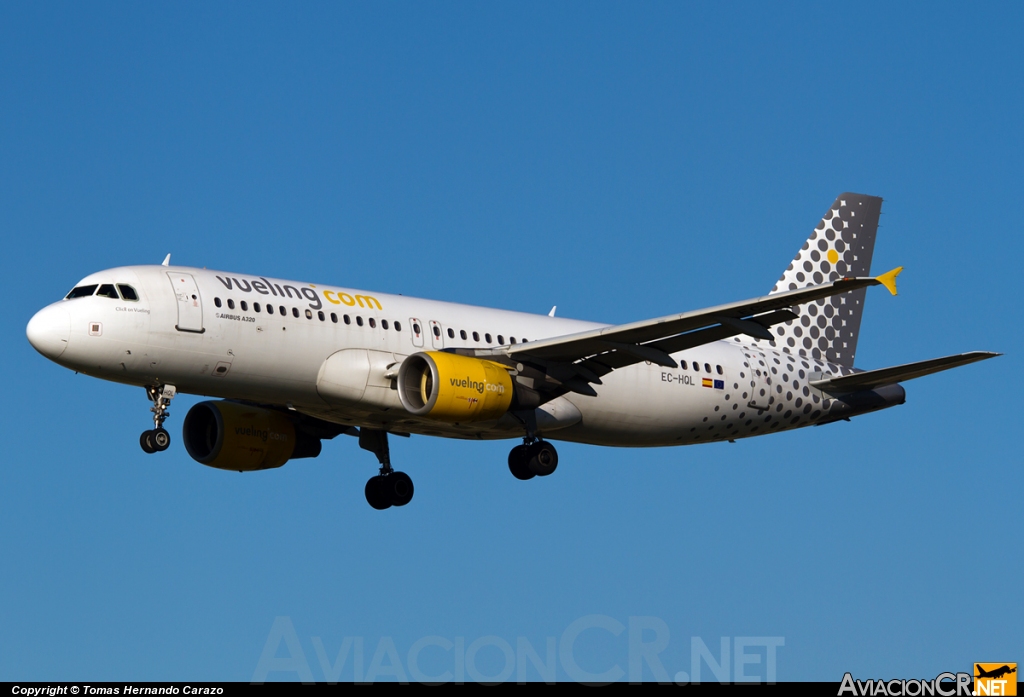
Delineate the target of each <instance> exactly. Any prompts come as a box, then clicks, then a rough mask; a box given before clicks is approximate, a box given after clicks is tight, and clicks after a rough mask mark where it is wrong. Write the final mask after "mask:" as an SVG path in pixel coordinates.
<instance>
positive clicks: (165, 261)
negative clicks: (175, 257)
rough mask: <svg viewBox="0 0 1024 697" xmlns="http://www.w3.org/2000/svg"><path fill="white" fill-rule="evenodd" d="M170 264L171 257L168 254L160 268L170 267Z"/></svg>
mask: <svg viewBox="0 0 1024 697" xmlns="http://www.w3.org/2000/svg"><path fill="white" fill-rule="evenodd" d="M170 264H171V255H170V254H168V255H167V256H165V257H164V262H163V263H162V264H160V266H170Z"/></svg>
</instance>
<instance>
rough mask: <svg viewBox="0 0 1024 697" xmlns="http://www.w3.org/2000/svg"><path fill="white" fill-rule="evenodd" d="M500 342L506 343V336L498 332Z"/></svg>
mask: <svg viewBox="0 0 1024 697" xmlns="http://www.w3.org/2000/svg"><path fill="white" fill-rule="evenodd" d="M498 343H499V344H504V343H505V337H503V336H502V335H501V334H498Z"/></svg>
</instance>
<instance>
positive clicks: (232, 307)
mask: <svg viewBox="0 0 1024 697" xmlns="http://www.w3.org/2000/svg"><path fill="white" fill-rule="evenodd" d="M228 309H229V310H234V309H235V301H234V300H232V299H231V298H228Z"/></svg>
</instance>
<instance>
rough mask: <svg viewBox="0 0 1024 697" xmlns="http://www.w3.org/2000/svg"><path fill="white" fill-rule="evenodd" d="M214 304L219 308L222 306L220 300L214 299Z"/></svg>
mask: <svg viewBox="0 0 1024 697" xmlns="http://www.w3.org/2000/svg"><path fill="white" fill-rule="evenodd" d="M213 304H214V305H216V306H217V307H220V306H221V302H220V298H214V299H213Z"/></svg>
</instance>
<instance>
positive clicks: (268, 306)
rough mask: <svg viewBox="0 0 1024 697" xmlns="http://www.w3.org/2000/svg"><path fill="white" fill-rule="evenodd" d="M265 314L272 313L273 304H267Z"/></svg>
mask: <svg viewBox="0 0 1024 697" xmlns="http://www.w3.org/2000/svg"><path fill="white" fill-rule="evenodd" d="M267 314H268V315H272V314H274V306H273V305H267Z"/></svg>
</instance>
